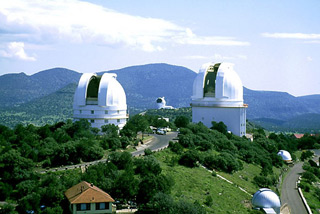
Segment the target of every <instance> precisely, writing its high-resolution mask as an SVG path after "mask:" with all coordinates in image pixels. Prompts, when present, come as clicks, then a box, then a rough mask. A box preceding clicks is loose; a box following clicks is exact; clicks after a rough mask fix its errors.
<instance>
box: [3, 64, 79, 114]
mask: <svg viewBox="0 0 320 214" xmlns="http://www.w3.org/2000/svg"><path fill="white" fill-rule="evenodd" d="M80 75H81V74H80V73H77V72H75V71H72V70H69V69H65V68H52V69H49V70H44V71H40V72H38V73H36V74H34V75H31V76H28V75H26V74H25V73H19V74H5V75H2V76H0V108H4V107H12V106H14V105H19V104H22V103H26V102H29V101H31V100H33V99H36V98H39V97H43V96H45V95H48V94H50V93H53V92H55V91H57V90H59V89H61V88H63V87H65V86H66V85H68V84H70V83H77V82H78V81H79V78H80Z"/></svg>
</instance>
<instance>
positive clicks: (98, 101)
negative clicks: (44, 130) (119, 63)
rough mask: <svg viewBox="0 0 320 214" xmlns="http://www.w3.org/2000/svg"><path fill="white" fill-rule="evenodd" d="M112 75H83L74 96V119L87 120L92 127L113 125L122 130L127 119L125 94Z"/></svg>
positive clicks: (114, 75)
mask: <svg viewBox="0 0 320 214" xmlns="http://www.w3.org/2000/svg"><path fill="white" fill-rule="evenodd" d="M116 77H117V75H116V74H114V73H104V74H103V75H102V76H100V75H97V74H94V73H85V74H83V75H82V76H81V78H80V80H79V84H78V87H77V90H76V92H75V95H74V102H73V110H74V113H73V115H74V119H75V120H78V119H82V118H84V119H88V121H89V122H91V125H92V127H97V128H101V126H103V125H106V124H115V125H117V126H119V128H122V127H123V126H124V125H125V123H126V120H127V118H128V115H127V101H126V94H125V92H124V90H123V88H122V86H121V84H120V83H119V82H118V81H117V79H116Z"/></svg>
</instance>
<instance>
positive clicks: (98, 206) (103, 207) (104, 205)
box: [96, 202, 109, 210]
mask: <svg viewBox="0 0 320 214" xmlns="http://www.w3.org/2000/svg"><path fill="white" fill-rule="evenodd" d="M107 209H109V203H105V202H104V203H96V210H107Z"/></svg>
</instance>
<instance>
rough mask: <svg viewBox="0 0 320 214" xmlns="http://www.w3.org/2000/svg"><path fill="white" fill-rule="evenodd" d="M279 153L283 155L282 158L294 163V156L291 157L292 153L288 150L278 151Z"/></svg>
mask: <svg viewBox="0 0 320 214" xmlns="http://www.w3.org/2000/svg"><path fill="white" fill-rule="evenodd" d="M278 155H280V156H281V158H282V160H283V161H284V162H286V163H292V158H291V155H290V153H289V152H288V151H286V150H280V151H279V152H278Z"/></svg>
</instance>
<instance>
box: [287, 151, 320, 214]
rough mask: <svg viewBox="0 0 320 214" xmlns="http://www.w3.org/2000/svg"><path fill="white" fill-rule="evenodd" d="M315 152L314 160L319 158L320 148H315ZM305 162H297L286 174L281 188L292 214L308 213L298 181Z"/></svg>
mask: <svg viewBox="0 0 320 214" xmlns="http://www.w3.org/2000/svg"><path fill="white" fill-rule="evenodd" d="M313 151H314V153H315V157H314V158H313V160H314V161H316V162H317V161H318V160H319V156H320V150H313ZM302 165H303V162H299V163H296V164H295V165H294V166H293V167H292V168H291V170H290V171H289V172H288V174H287V175H286V177H285V179H284V180H283V183H282V188H281V202H282V204H285V203H287V204H288V205H289V207H290V209H291V214H308V212H307V209H306V207H305V206H304V204H303V202H302V199H301V197H300V195H299V193H298V189H297V186H296V182H297V181H298V178H299V176H300V174H301V173H302V172H303V169H302Z"/></svg>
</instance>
